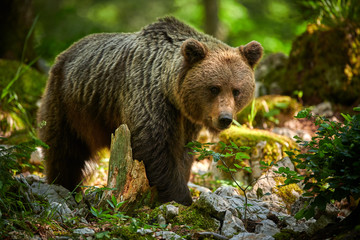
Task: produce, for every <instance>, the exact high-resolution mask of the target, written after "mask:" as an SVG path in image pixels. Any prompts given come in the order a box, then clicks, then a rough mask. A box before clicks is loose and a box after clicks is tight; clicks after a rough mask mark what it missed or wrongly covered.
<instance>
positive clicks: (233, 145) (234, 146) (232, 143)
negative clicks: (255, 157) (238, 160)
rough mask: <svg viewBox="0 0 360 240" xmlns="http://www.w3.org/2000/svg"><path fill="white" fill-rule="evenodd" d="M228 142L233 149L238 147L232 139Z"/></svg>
mask: <svg viewBox="0 0 360 240" xmlns="http://www.w3.org/2000/svg"><path fill="white" fill-rule="evenodd" d="M230 144H231V146H232V147H233V148H234V149H239V147H238V146H237V145H236V144H235V143H234V142H233V141H230Z"/></svg>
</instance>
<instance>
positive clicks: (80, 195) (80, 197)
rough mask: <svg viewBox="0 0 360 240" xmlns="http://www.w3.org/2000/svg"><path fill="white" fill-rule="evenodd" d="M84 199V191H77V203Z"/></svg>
mask: <svg viewBox="0 0 360 240" xmlns="http://www.w3.org/2000/svg"><path fill="white" fill-rule="evenodd" d="M82 199H83V195H82V192H77V193H76V194H75V201H76V202H77V203H80V202H81V200H82Z"/></svg>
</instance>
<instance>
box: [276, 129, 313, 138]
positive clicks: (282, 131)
mask: <svg viewBox="0 0 360 240" xmlns="http://www.w3.org/2000/svg"><path fill="white" fill-rule="evenodd" d="M272 132H273V133H276V134H279V135H282V136H286V137H288V138H291V139H294V137H295V136H298V137H300V138H301V139H303V140H304V141H310V140H311V135H310V134H309V133H308V132H307V131H304V130H300V129H298V130H296V131H294V130H291V129H289V128H286V127H281V128H280V127H275V128H274V129H273V130H272Z"/></svg>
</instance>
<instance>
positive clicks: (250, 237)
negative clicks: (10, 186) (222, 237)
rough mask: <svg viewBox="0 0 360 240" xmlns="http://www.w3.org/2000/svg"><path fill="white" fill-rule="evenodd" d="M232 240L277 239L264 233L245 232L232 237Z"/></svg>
mask: <svg viewBox="0 0 360 240" xmlns="http://www.w3.org/2000/svg"><path fill="white" fill-rule="evenodd" d="M230 240H275V238H273V237H271V236H267V235H264V234H256V233H248V232H244V233H240V234H238V235H236V236H234V237H232V238H230Z"/></svg>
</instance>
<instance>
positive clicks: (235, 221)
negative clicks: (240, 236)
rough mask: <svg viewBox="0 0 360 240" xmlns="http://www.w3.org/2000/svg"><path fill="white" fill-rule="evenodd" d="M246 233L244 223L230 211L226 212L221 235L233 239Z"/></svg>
mask: <svg viewBox="0 0 360 240" xmlns="http://www.w3.org/2000/svg"><path fill="white" fill-rule="evenodd" d="M239 232H246V229H245V227H244V224H243V222H242V221H241V220H240V219H239V218H238V217H236V216H234V215H232V213H231V212H230V211H226V213H225V218H224V222H223V226H222V228H221V234H222V235H224V236H226V237H232V236H234V235H235V234H236V233H239Z"/></svg>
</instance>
